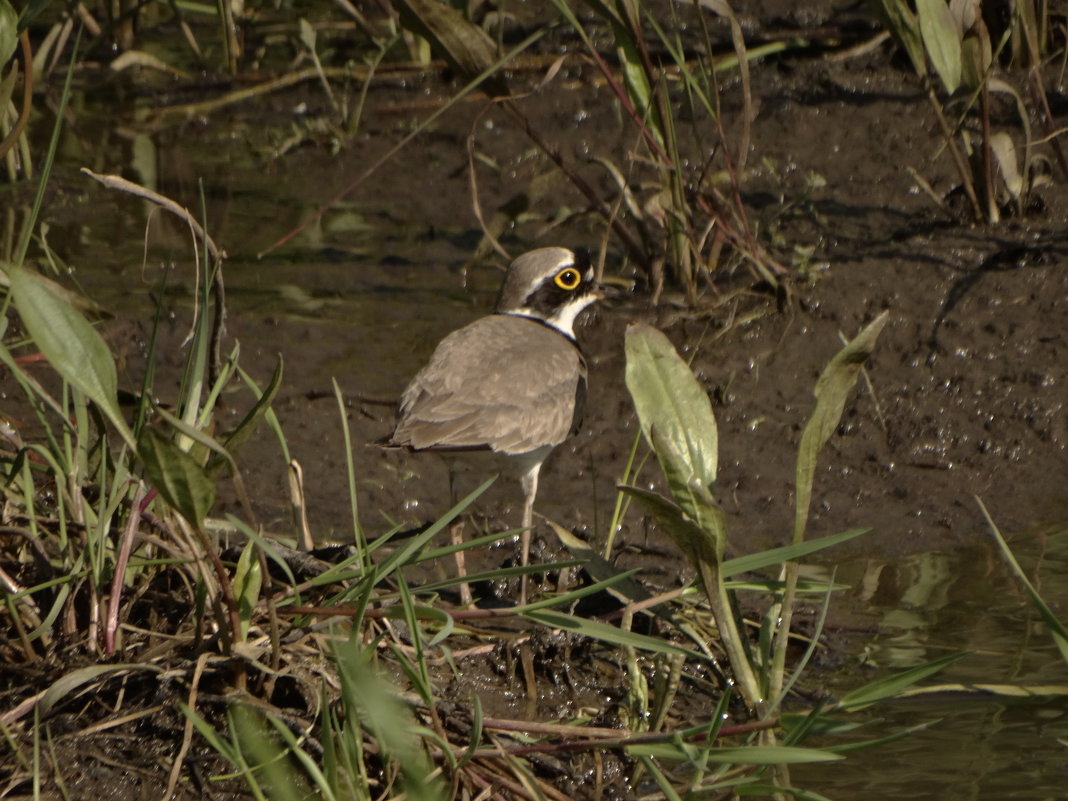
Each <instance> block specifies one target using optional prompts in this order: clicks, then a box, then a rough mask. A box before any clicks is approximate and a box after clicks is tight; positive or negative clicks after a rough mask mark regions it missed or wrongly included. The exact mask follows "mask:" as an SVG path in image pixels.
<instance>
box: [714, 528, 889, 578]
mask: <svg viewBox="0 0 1068 801" xmlns="http://www.w3.org/2000/svg"><path fill="white" fill-rule="evenodd" d="M869 531H871V529H870V528H854V529H850V530H849V531H842V532H840V533H838V534H830V535H828V536H826V537H820V538H819V539H815V540H808V541H807V542H802V543H800V544H798V545H784V546H782V547H781V548H770V549H769V550H766V551H761V552H760V553H753V554H749V555H748V556H739V557H736V558H734V559H728V560H727V561H725V562H724V563H723V577H724V578H730V577H731V576H737V575H738V574H739V573H751V572H753V571H754V570H761V569H763V568H765V567H771V566H773V565H775V566H778V565H781V564H782V563H783V562H791V561H794V560H797V559H800V558H801V557H802V556H808V555H809V554H810V553H815V552H816V551H822V550H823V549H824V548H830V547H831V546H832V545H837V544H838V543H840V542H846V541H847V540H851V539H853V538H854V537H859V536H860V535H861V534H866V533H868V532H869Z"/></svg>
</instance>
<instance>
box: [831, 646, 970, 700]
mask: <svg viewBox="0 0 1068 801" xmlns="http://www.w3.org/2000/svg"><path fill="white" fill-rule="evenodd" d="M967 655H968V652H967V651H959V652H957V653H955V654H949V655H948V656H943V657H941V658H940V659H935V660H933V661H931V662H928V663H926V664H924V665H919V666H918V667H914V668H909V669H908V670H904V671H902V672H900V673H895V674H894V675H892V676H885V677H884V678H881V679H877V680H875V681H873V682H871V683H870V684H865V685H864V686H863V687H858V688H857V689H855V690H853V691H852V692H851V693H848V694H846V695H845V696H844V697H843V698H842V699H841V700H840V701H839V702H838V706H839V707H841V708H842V709H845V710H848V711H850V712H853V711H855V710H857V709H863V708H864V707H866V706H871V705H872V704H874V703H876V702H878V701H885V700H887V699H888V698H895V697H897V696H898V695H900V694H901V693H902V692H903V691H904V690H907V689H908V688H909V687H911V686H912V685H914V684H915V683H916V682H918V681H923V680H924V679H925V678H927V677H928V676H933V675H934V674H935V673H937V672H938V671H940V670H942V669H943V668H947V667H949V666H950V665H952V664H953V663H954V662H957V661H959V660H961V659H963V658H964V657H966V656H967Z"/></svg>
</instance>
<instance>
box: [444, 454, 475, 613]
mask: <svg viewBox="0 0 1068 801" xmlns="http://www.w3.org/2000/svg"><path fill="white" fill-rule="evenodd" d="M456 501H457V497H456V470H455V469H454V467H453V466H452V465H449V506H450V507H453V506H455V505H456ZM463 541H464V521H463V518H462V517H458V518H456V520H454V521H453V522H452V523H450V524H449V544H451V545H462V544H463ZM455 556H456V575H457V576H459V577H460V578H462V579H466V578H467V564H466V563H465V561H464V551H463V549H462V548H460V549H459V550H457V551H456V555H455ZM473 601H474V599H473V598H472V597H471V585H470V584H468V583H467V582H466V581H461V582H460V603H461V604H462V605H463V606H471V604H472V603H473Z"/></svg>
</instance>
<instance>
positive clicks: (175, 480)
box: [137, 427, 215, 528]
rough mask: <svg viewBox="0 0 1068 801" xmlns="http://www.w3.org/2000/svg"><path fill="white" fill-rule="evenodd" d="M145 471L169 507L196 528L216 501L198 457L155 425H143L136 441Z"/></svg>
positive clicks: (199, 526)
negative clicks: (139, 436)
mask: <svg viewBox="0 0 1068 801" xmlns="http://www.w3.org/2000/svg"><path fill="white" fill-rule="evenodd" d="M137 455H138V456H140V457H141V462H142V463H143V464H144V468H145V475H146V477H147V478H148V480H149V481H150V482H151V483H152V486H154V487H155V488H156V489H157V490H158V491H159V494H160V495H161V496H162V497H163V500H165V501H166V502H167V503H168V504H169V505H170V506H171V508H173V509H175V510H176V511H177V512H179V513H180V514H181V515H182V517H184V518H185V519H186V520H188V521H189V523H190V524H191V525H193V526H196V527H197V528H202V527H203V525H204V518H205V517H207V514H208V512H209V511H210V510H211V507H212V504H214V503H215V484H214V483H213V482H212V480H211V479H210V478H208V477H207V475H206V474H205V473H204V468H202V467H201V466H200V465H199V464H198V463H197V461H196V460H195V459H194V458H193V457H192V456H190V455H189V454H188V453H186V452H185V451H183V450H182V449H181V448H179V447H178V446H177V445H175V444H174V441H173V440H172V439H170V437H168V436H166V435H165V434H161V433H160V432H159V431H157V430H156V429H154V428H147V427H146V428H145V429H144V430H143V431H142V432H141V438H140V439H139V440H138V442H137Z"/></svg>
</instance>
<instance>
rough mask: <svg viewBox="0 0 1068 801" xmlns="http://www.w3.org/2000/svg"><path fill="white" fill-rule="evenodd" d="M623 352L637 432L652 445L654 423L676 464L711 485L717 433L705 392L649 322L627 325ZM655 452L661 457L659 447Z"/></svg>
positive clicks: (703, 482)
mask: <svg viewBox="0 0 1068 801" xmlns="http://www.w3.org/2000/svg"><path fill="white" fill-rule="evenodd" d="M626 352H627V370H626V382H627V390H628V391H629V392H630V396H631V398H632V399H633V401H634V408H635V409H636V410H637V412H638V420H639V421H640V422H641V427H642V433H643V434H645V436H646V439H648V440H649V441H650V445H653V443H652V440H651V437H650V430H651V429H652V428H653V427H654V426H655V427H656V428H657V429H658V430H659V431H660V434H661V436H662V437H663V438H664V439H665V440H666V441H667V442H669V443H670V444H671V446H672V447H673V448H674V449H675V451H676V452H677V453H678V454H679V456H680V457H681V463H682V464H683V465H685V466H686V467H687V468H688V469H689V470H690V471H691V472H692V473H693V475H694V477H695V478H697V479H698V480H699V481H700V482H701V484H702V485H703V486H704V487H711V486H712V484H714V483H715V481H716V459H717V453H718V448H719V437H718V434H717V432H716V418H715V417H714V416H713V414H712V402H711V401H710V400H709V399H708V394H707V393H706V392H705V390H704V388H703V387H702V386H701V385H700V384H699V383H698V382H697V379H696V378H694V375H693V373H692V372H691V371H690V368H689V366H688V365H687V364H686V362H684V361H683V360H682V358H681V357H680V356H679V354H678V353H677V352H676V351H675V348H674V346H672V344H671V342H670V341H669V340H668V338H667V337H666V336H664V334H663V333H662V332H660V331H658V330H657V329H655V328H653V327H652V326H648V325H644V324H635V325H631V326H629V327H628V328H627V336H626ZM654 450H656V448H655V446H654ZM657 457H658V458H660V459H661V460H662V459H663V457H662V456H661V454H660V453H659V452H657ZM665 472H667V471H665Z"/></svg>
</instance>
